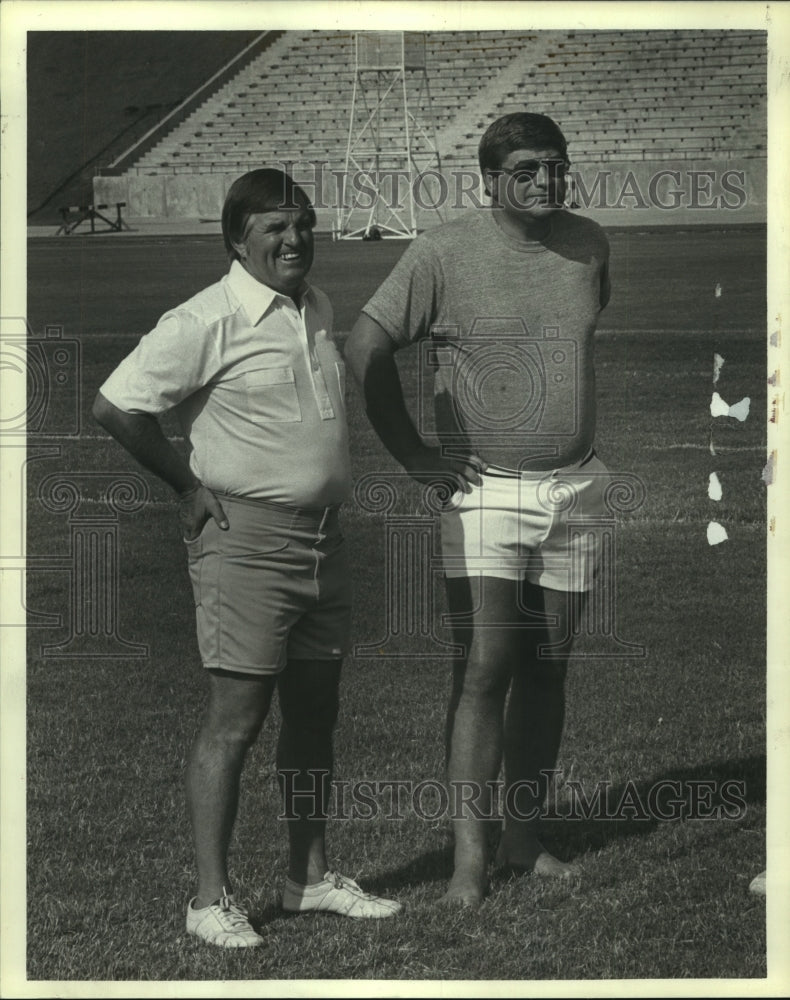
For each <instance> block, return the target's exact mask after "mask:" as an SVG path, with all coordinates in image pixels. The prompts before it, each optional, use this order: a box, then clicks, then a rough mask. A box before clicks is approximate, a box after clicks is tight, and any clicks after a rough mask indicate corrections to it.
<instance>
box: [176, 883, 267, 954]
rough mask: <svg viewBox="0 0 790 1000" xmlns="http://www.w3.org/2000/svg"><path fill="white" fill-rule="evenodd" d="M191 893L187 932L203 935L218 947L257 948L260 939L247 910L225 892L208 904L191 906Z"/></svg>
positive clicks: (193, 899) (260, 942) (193, 900)
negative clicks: (199, 906) (198, 906)
mask: <svg viewBox="0 0 790 1000" xmlns="http://www.w3.org/2000/svg"><path fill="white" fill-rule="evenodd" d="M195 899H197V896H194V897H193V898H192V899H190V901H189V906H188V907H187V933H188V934H194V935H195V937H199V938H202V939H203V940H204V941H207V942H208V943H209V944H216V945H218V946H219V947H220V948H257V947H258V946H259V945H262V944H263V938H262V937H261V936H260V934H258V933H256V932H255V931H254V930H253V929H252V925H251V924H250V921H249V919H248V914H247V911H246V910H245V909H244V907H243V906H239V904H238V903H237V902H236V901H235V900H234V899H233V896H228V895H224V896H222V897H221V898H220V899H218V900H217V902H216V903H212V904H211V905H210V906H203V907H201V908H200V909H199V910H196V909H195V908H194V907H193V905H192V904H193V903H194V902H195Z"/></svg>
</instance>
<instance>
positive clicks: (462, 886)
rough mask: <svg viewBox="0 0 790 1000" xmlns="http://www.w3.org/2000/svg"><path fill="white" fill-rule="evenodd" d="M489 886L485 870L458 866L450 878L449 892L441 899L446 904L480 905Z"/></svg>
mask: <svg viewBox="0 0 790 1000" xmlns="http://www.w3.org/2000/svg"><path fill="white" fill-rule="evenodd" d="M487 888H488V877H487V875H486V873H485V872H482V873H481V872H479V871H477V870H475V871H471V870H469V869H465V868H457V869H456V870H455V872H454V873H453V877H452V878H451V879H450V885H449V886H448V888H447V892H446V893H445V894H444V895H443V896H442V897H441V899H440V900H439V902H440V903H442V904H443V905H445V906H471V907H475V908H476V907H478V906H480V905H481V903H482V902H483V898H484V896H485V894H486V889H487Z"/></svg>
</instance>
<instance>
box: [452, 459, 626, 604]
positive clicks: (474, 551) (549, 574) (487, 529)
mask: <svg viewBox="0 0 790 1000" xmlns="http://www.w3.org/2000/svg"><path fill="white" fill-rule="evenodd" d="M482 480H483V482H482V485H480V486H472V488H471V492H469V493H462V492H461V491H459V492H457V493H456V494H455V495H454V496H453V497H452V498H451V500H450V501H449V503H448V509H447V511H446V512H445V513H443V514H442V516H441V531H442V556H443V564H444V572H445V575H446V576H448V577H464V576H477V575H480V576H495V577H500V578H502V579H506V580H521V579H526V580H528V581H529V582H530V583H533V584H537V585H538V586H540V587H546V588H548V589H550V590H563V591H586V590H590V589H591V587H592V585H593V580H594V577H595V573H596V570H597V568H598V565H599V563H600V560H601V542H602V537H603V529H604V527H606V526H607V523H610V522H611V516H610V515H609V513H608V511H607V508H606V505H605V503H604V493H605V491H606V487H607V485H608V484H609V482H610V476H609V473H608V471H607V469H606V466H605V465H604V464H603V462H601V460H600V459H599V458H598V457H597V456H596V455H595V453H594V452H593V453H592V454H591V456H589V457H588V458H587V459H586V460H584V461H583V462H581V463H580V464H579V465H577V466H571V467H570V468H568V469H558V470H556V471H554V472H522V473H520V474H507V473H505V472H504V470H503V472H502V473H499V472H498V470H496V468H495V467H491V468H490V469H489V470H488V472H486V473H485V474H484V475H483V476H482Z"/></svg>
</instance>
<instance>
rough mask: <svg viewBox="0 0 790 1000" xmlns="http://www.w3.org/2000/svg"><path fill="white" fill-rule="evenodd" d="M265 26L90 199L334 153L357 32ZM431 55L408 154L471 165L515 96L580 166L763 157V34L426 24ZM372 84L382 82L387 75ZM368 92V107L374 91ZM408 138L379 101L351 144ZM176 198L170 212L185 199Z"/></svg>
mask: <svg viewBox="0 0 790 1000" xmlns="http://www.w3.org/2000/svg"><path fill="white" fill-rule="evenodd" d="M272 34H273V35H274V36H276V37H274V38H273V40H272V41H271V44H269V45H268V46H267V47H265V48H264V49H263V51H260V52H258V53H257V54H256V55H254V57H253V58H251V60H250V61H249V62H248V63H247V64H246V65H244V66H242V68H241V69H239V71H238V72H237V73H236V74H235V75H234V76H232V77H231V78H230V79H228V80H225V81H224V82H223V83H222V84H221V86H218V87H217V89H216V90H215V92H213V93H211V94H209V95H208V96H207V97H206V99H205V100H204V101H203V103H202V104H200V105H199V106H198V107H196V108H194V109H193V110H191V111H190V112H189V113H188V114H186V115H185V116H184V117H183V119H182V120H180V121H174V120H172V119H171V122H170V128H169V131H167V132H166V133H163V134H161V135H159V136H157V137H156V139H157V141H156V142H155V143H154V144H151V142H150V141H149V142H148V144H147V147H148V148H145V149H140V150H137V149H135V148H134V147H133V148H132V149H130V150H128V151H127V153H126V154H124V155H123V156H122V157H120V158H119V159H118V161H117V162H116V164H115V165H114V166H113V167H112V168H111V169H109V170H104V171H103V172H102V173H103V176H100V177H98V178H96V180H95V182H94V191H95V198H96V200H97V201H98V200H101V201H104V202H108V201H117V200H124V201H126V202H127V203H129V204H130V208H129V214H130V215H134V214H135V204H134V203H135V190H136V191H139V190H141V186H144V185H145V180H144V179H145V178H155V177H163V176H164V177H169V178H178V177H180V176H182V175H186V176H194V175H206V176H207V177H213V178H214V181H215V185H216V197H215V199H214V200H215V202H216V203H217V204H218V205H219V204H221V200H222V197H224V191H225V190H226V189H227V183H229V180H228V181H227V183H226V182H225V181H224V180H223V181H221V180H220V179H219V178H220V177H223V178H224V177H229V176H230V175H237V174H238V173H239V172H240V171H244V170H248V169H252V168H254V167H256V166H259V165H262V164H265V163H275V162H277V161H286V162H297V163H299V162H301V163H306V162H314V161H316V160H321V161H325V162H327V163H329V164H330V165H333V166H335V167H338V168H340V167H342V166H343V164H344V161H345V156H346V148H347V144H348V141H349V119H350V114H351V101H352V92H353V84H354V78H355V64H354V35H353V33H351V32H342V31H334V32H333V31H285V32H276V33H272ZM425 62H426V72H425V74H423V73H421V72H417V71H415V72H411V71H409V70H406V71H405V73H404V79H405V84H404V85H405V90H406V94H407V100H408V106H409V113H410V116H411V120H412V127H411V129H410V131H411V134H410V137H409V146H410V149H411V151H412V152H413V153H414V154H415V156H416V155H422V156H425V155H427V156H430V155H431V154H432V152H433V144H434V143H435V145H436V148H437V149H438V151H439V157H438V160H437V163H439V161H441V162H443V163H445V164H447V165H452V167H453V168H454V169H458V168H463V169H467V168H468V169H470V170H473V169H474V168H475V166H476V145H477V140H478V137H479V135H480V133H481V130H482V129H484V128H485V127H486V126H487V125H488V124H489V122H490V121H492V120H493V119H494V118H496V117H498V116H500V115H502V114H506V113H508V112H512V111H519V110H534V111H539V112H544V113H548V114H551V115H552V116H553V117H555V118H556V120H557V121H558V122H559V123H560V125H561V126H562V128H563V129H564V131H565V132H566V134H567V135H568V137H569V140H570V154H571V159H572V161H573V163H574V166H576V167H589V168H593V167H597V166H600V165H605V164H607V163H610V162H618V163H621V162H624V161H625V162H628V161H633V162H635V163H641V164H644V163H647V162H652V161H659V162H663V161H668V162H673V163H674V162H679V163H681V164H682V163H684V162H690V161H694V162H698V161H711V162H714V161H715V162H722V161H723V162H726V161H730V160H732V159H734V158H737V159H738V160H742V159H764V158H765V157H766V148H767V141H766V107H767V94H766V65H767V49H766V36H765V33H763V32H755V31H719V30H717V31H703V30H699V31H687V30H684V31H649V32H645V31H577V32H559V31H541V32H534V31H533V32H516V31H479V32H435V33H428V34H426V35H425ZM371 72H373V71H368V73H369V74H370V73H371ZM369 79H370V77H369ZM379 83H380V88H381V89H383V88H385V87H386V86H387V81H386V80H384V78H383V77H380V78H379ZM369 93H375V91H374V90H371V91H370V92H365V93H364V94H362V97H363V98H364V99H366V100H368V101H370V97H369ZM366 106H367V107H369V109H370V113H371V114H372V113H373V108H374V106H375V104H372V105H371V104H369V105H366ZM416 126H422V127H421V128H420V127H416ZM374 147H377V148H374ZM405 147H406V134H405V125H404V115H403V110H402V105H401V106H400V108H399V107H398V106H396V105H395V104H394V103H392V102H389V103H388V102H387V101H385V102H384V104H383V105H382V106H381V108H380V110H379V112H378V113H377V115H376V138H375V141H374V140H373V139H372V138H371V136H370V135H369V136H367V137H366V140H365V143H364V144H362V145H361V146H359V147H358V149H357V152H358V155H360V156H362V155H374V154H375V153H379V154H381V155H384V156H386V155H394V154H396V153H398V152H399V151H400V150H401V149H405ZM439 165H440V164H439ZM218 175H219V176H218ZM130 178H135V179H136V183H135V184H134V185H133V186H130V185H129V183H128V181H129V179H130ZM124 181H126V182H127V183H124ZM169 183H172V182H169ZM165 201H167V199H165ZM209 201H211V199H210V198H209ZM178 202H179V211H183V210H184V209H185V205H186V208H187V209H188V208H189V206H188V205H187V204H186V203H185V201H184V199H183V198H179V199H178ZM204 202H205V199H204ZM140 214H145V212H144V211H141V212H140ZM196 214H197V213H196Z"/></svg>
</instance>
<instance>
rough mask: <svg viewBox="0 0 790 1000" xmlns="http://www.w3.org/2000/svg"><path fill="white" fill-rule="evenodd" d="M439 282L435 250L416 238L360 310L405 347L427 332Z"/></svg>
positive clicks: (439, 292) (435, 309)
mask: <svg viewBox="0 0 790 1000" xmlns="http://www.w3.org/2000/svg"><path fill="white" fill-rule="evenodd" d="M442 283H443V278H442V269H441V264H440V261H439V259H438V257H437V255H436V253H435V252H434V250H433V248H432V246H431V245H430V243H429V242H428V241H427V240H425V239H424V238H422V237H417V239H416V240H415V241H414V242H413V243H412V244H411V246H410V247H409V248H408V249H407V250H406V252H405V253H404V254H403V256H402V257H401V258H400V260H399V261H398V263H397V264H396V265H395V267H394V268H393V269H392V272H391V273H390V275H389V277H388V278H386V279H385V281H384V282H383V283H382V284H381V285H380V287H379V289H378V291H376V293H375V294H374V295H373V297H372V298H371V299H370V301H369V302H368V303H367V305H365V306H363V307H362V311H363V312H364V313H366V314H367V315H368V316H370V318H371V319H373V320H375V321H376V323H378V324H379V326H380V327H381V328H382V329H383V330H385V331H386V333H388V334H389V336H390V337H392V339H393V340H394V341H395V342H396V343H397V344H399V345H401V346H405V345H407V344H409V343H412V342H413V341H416V340H420V339H421V338H422V337H427V336H428V335H429V333H430V328H431V324H432V323H434V322H435V320H436V316H437V313H438V303H439V302H440V301H441V295H442Z"/></svg>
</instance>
